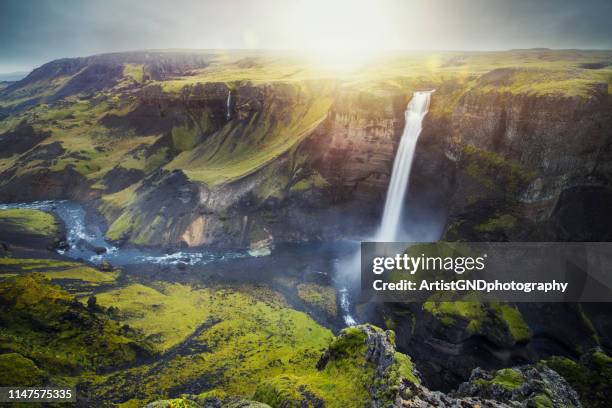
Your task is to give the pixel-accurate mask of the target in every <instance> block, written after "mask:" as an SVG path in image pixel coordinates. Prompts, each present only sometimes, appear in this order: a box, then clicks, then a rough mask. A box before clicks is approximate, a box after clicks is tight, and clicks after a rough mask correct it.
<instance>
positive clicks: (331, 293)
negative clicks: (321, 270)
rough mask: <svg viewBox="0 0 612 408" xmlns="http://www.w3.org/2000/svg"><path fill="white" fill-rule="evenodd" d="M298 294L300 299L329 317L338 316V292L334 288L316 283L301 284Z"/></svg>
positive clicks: (298, 287) (298, 286)
mask: <svg viewBox="0 0 612 408" xmlns="http://www.w3.org/2000/svg"><path fill="white" fill-rule="evenodd" d="M297 292H298V297H299V298H300V299H302V300H303V301H304V302H306V303H307V304H309V305H311V306H314V307H315V308H317V309H319V310H321V311H323V312H324V313H326V314H327V315H328V316H336V315H337V314H338V307H337V302H336V290H335V289H334V288H333V287H331V286H324V285H317V284H314V283H300V284H298V285H297Z"/></svg>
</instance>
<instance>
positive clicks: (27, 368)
mask: <svg viewBox="0 0 612 408" xmlns="http://www.w3.org/2000/svg"><path fill="white" fill-rule="evenodd" d="M46 379H47V378H46V374H45V372H44V371H43V370H41V369H40V368H38V367H37V366H36V364H34V362H33V361H32V360H30V359H29V358H26V357H24V356H22V355H21V354H18V353H6V354H0V386H2V387H9V386H15V385H20V386H24V387H28V386H40V385H41V384H43V383H45V381H46Z"/></svg>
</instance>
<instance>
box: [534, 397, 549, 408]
mask: <svg viewBox="0 0 612 408" xmlns="http://www.w3.org/2000/svg"><path fill="white" fill-rule="evenodd" d="M532 401H533V403H534V404H535V408H553V407H554V405H553V402H552V401H551V400H550V398H549V397H548V395H546V394H538V395H536V396H535V397H533V399H532Z"/></svg>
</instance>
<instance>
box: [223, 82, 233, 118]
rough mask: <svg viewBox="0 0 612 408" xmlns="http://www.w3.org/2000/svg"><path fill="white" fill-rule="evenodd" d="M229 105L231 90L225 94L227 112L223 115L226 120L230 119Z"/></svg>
mask: <svg viewBox="0 0 612 408" xmlns="http://www.w3.org/2000/svg"><path fill="white" fill-rule="evenodd" d="M231 103H232V90H231V89H230V91H229V93H228V94H227V102H226V108H227V112H226V113H225V119H227V120H230V118H231V117H232V112H231V110H230V105H231Z"/></svg>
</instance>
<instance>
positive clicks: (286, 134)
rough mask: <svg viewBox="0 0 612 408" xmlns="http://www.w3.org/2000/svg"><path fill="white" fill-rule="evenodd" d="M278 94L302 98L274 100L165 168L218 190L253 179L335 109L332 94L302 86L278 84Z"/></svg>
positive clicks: (223, 129) (212, 136)
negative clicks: (223, 186)
mask: <svg viewBox="0 0 612 408" xmlns="http://www.w3.org/2000/svg"><path fill="white" fill-rule="evenodd" d="M276 88H278V90H277V91H278V92H279V93H281V94H283V93H288V94H290V95H292V96H294V95H296V94H297V95H299V97H297V98H295V102H294V103H286V102H281V101H280V100H275V99H274V100H272V101H271V102H270V105H269V106H266V107H265V109H264V110H263V111H262V112H257V113H253V114H252V115H251V117H250V118H249V119H250V120H248V121H243V122H239V123H233V122H230V123H228V124H226V125H225V126H223V127H222V128H221V129H218V130H216V131H214V132H213V134H211V135H210V136H208V137H207V138H206V140H205V141H204V142H203V143H201V144H199V145H198V146H197V147H196V148H194V149H191V150H189V151H185V152H183V153H182V154H179V155H178V156H177V157H176V158H175V159H174V160H173V161H172V162H170V163H169V164H168V165H166V168H167V169H169V170H175V169H182V170H183V171H184V172H185V174H186V175H187V176H188V177H189V178H190V179H192V180H195V181H201V182H205V183H207V184H209V185H216V184H220V183H224V182H228V181H232V180H235V179H238V178H240V177H244V176H246V175H249V174H252V173H253V172H255V171H257V170H260V169H262V168H263V167H264V166H266V165H268V164H269V163H271V162H272V161H273V160H274V159H277V158H279V157H281V156H282V155H283V154H285V153H286V152H288V151H289V150H290V149H292V148H293V147H295V146H296V145H297V144H298V143H299V142H300V141H302V140H303V139H304V138H305V137H307V136H308V135H310V134H311V133H312V132H313V131H314V129H315V128H316V127H317V126H318V125H319V124H320V123H321V122H322V121H323V120H324V119H325V118H326V116H327V112H328V110H329V107H330V106H331V103H332V98H331V96H330V94H329V92H330V90H329V89H326V88H323V87H318V89H317V88H315V89H313V88H311V87H309V86H306V85H301V84H291V85H288V84H277V85H276Z"/></svg>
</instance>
